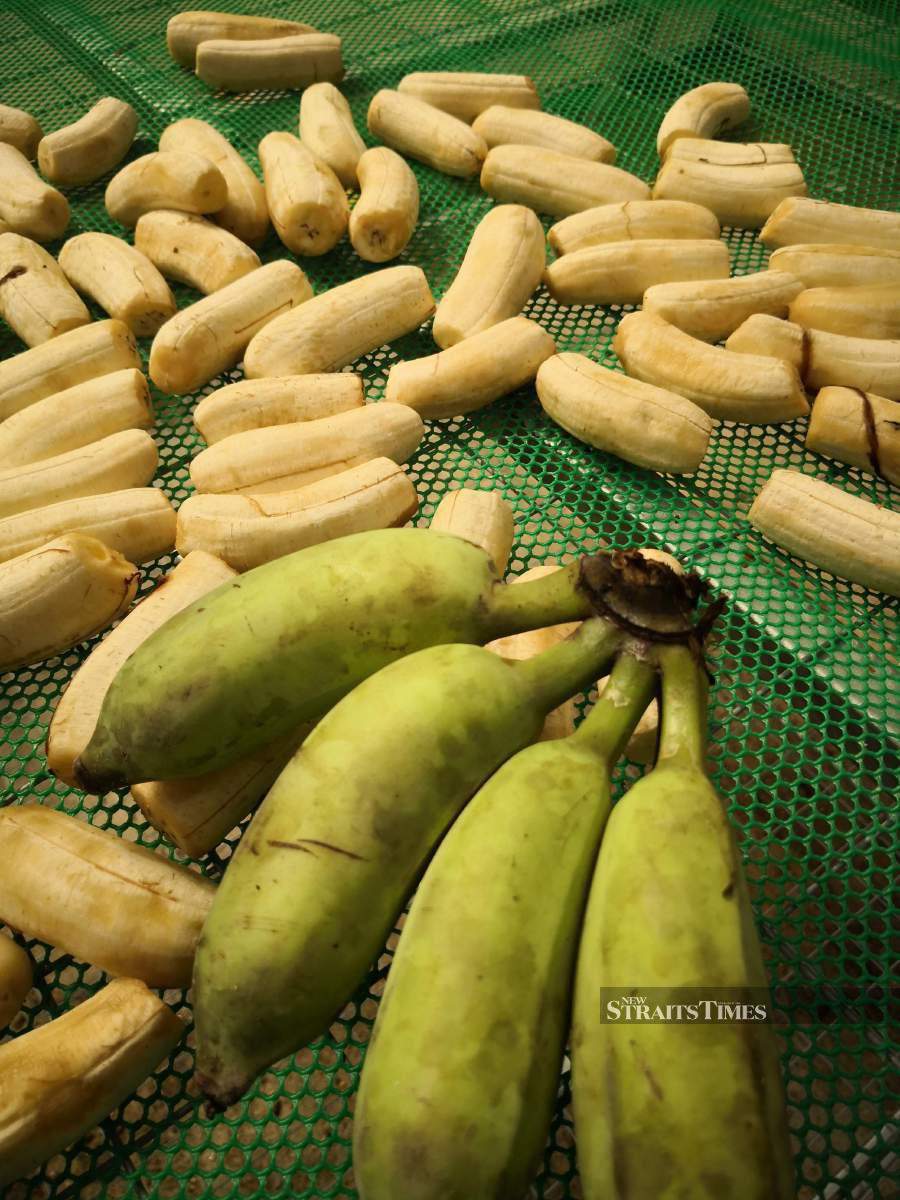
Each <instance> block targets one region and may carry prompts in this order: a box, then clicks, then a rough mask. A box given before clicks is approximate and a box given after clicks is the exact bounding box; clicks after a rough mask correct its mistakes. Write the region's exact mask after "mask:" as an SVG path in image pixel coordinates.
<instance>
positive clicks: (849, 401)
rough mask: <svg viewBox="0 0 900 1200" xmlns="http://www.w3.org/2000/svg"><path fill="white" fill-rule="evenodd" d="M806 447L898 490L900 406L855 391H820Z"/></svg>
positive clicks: (825, 388)
mask: <svg viewBox="0 0 900 1200" xmlns="http://www.w3.org/2000/svg"><path fill="white" fill-rule="evenodd" d="M806 447H807V449H808V450H813V451H815V453H816V454H824V455H826V456H827V457H828V458H836V459H838V460H839V461H840V462H845V463H850V465H851V466H854V467H860V468H861V469H862V470H863V471H868V472H869V474H871V475H880V476H881V477H882V478H883V479H887V480H889V481H890V482H891V483H894V484H897V485H898V486H900V403H898V402H897V401H896V400H888V399H887V398H886V397H884V396H876V395H875V394H874V393H872V392H862V391H860V390H859V389H858V388H847V387H824V388H822V389H821V391H820V392H819V394H818V396H816V399H815V401H814V403H813V408H812V413H811V414H810V418H809V428H808V430H807V433H806Z"/></svg>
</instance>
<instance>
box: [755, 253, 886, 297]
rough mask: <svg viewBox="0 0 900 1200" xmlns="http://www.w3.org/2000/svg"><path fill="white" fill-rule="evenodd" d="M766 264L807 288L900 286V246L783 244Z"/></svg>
mask: <svg viewBox="0 0 900 1200" xmlns="http://www.w3.org/2000/svg"><path fill="white" fill-rule="evenodd" d="M769 266H770V267H771V268H773V269H774V270H778V271H789V272H790V273H791V274H792V275H796V276H797V278H798V279H801V280H802V281H803V283H804V284H805V286H806V287H808V288H815V287H862V286H866V287H876V286H880V285H882V284H893V285H894V286H895V287H897V286H900V249H892V250H889V249H887V248H886V247H878V246H860V245H852V244H850V245H837V244H835V243H833V242H819V243H817V242H810V243H805V244H803V243H802V244H800V245H798V246H793V245H791V246H784V247H783V248H782V249H780V250H776V251H775V252H774V253H773V254H772V256H771V258H770V259H769Z"/></svg>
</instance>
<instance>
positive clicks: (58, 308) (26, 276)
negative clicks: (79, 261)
mask: <svg viewBox="0 0 900 1200" xmlns="http://www.w3.org/2000/svg"><path fill="white" fill-rule="evenodd" d="M0 315H2V317H3V320H4V321H6V323H7V325H9V327H10V328H11V329H12V330H13V332H14V333H16V334H18V336H19V337H20V338H21V339H22V341H23V342H24V343H25V344H26V346H40V345H42V344H43V343H44V342H47V341H49V340H50V339H51V338H55V337H58V336H59V335H60V334H61V333H68V331H69V330H70V329H78V328H79V327H80V326H82V325H87V324H88V323H89V321H90V319H91V315H90V313H89V312H88V310H87V309H86V308H85V306H84V304H83V303H82V302H81V300H80V299H79V297H78V296H77V295H76V293H75V292H74V291H73V290H72V288H71V287H70V285H69V282H68V280H67V279H66V277H65V274H64V273H63V271H62V270H61V269H60V265H59V264H58V263H57V261H56V259H55V258H54V257H53V255H52V254H48V253H47V251H46V250H45V249H44V248H43V246H39V245H38V244H37V242H33V241H31V239H30V238H26V237H22V236H21V235H20V234H18V233H2V234H0Z"/></svg>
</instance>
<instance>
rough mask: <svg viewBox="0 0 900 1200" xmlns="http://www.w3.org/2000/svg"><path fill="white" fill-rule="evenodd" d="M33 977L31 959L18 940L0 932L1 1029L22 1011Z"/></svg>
mask: <svg viewBox="0 0 900 1200" xmlns="http://www.w3.org/2000/svg"><path fill="white" fill-rule="evenodd" d="M32 978H33V977H32V970H31V959H30V958H29V957H28V955H27V954H26V953H25V951H24V950H23V949H22V947H21V946H20V945H19V944H18V942H14V941H13V940H12V938H11V937H7V936H6V934H5V933H0V1030H5V1029H6V1027H7V1025H9V1023H10V1021H12V1019H13V1017H15V1016H16V1014H17V1013H18V1012H20V1010H21V1008H22V1005H23V1004H24V1003H25V997H26V996H27V995H28V993H29V992H30V991H31V984H32Z"/></svg>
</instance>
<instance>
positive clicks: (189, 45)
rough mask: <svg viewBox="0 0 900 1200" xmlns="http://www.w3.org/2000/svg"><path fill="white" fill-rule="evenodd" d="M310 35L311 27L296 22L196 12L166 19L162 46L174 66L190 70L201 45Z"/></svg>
mask: <svg viewBox="0 0 900 1200" xmlns="http://www.w3.org/2000/svg"><path fill="white" fill-rule="evenodd" d="M314 32H315V30H314V29H313V27H312V25H304V24H303V23H302V22H300V21H285V20H281V19H279V18H275V17H255V16H248V15H246V14H244V13H230V12H216V11H214V10H207V9H197V10H194V11H190V12H180V13H176V14H175V16H174V17H170V18H169V23H168V25H167V26H166V45H167V46H168V48H169V53H170V54H171V55H172V57H173V58H174V59H175V61H176V62H177V63H180V64H181V66H183V67H191V68H193V67H194V65H195V63H196V59H197V47H198V46H199V45H200V43H201V42H209V41H214V40H221V39H223V38H230V39H232V40H237V41H244V42H246V41H252V40H253V39H262V38H269V39H271V38H284V37H292V36H294V35H296V34H298V33H314Z"/></svg>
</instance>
